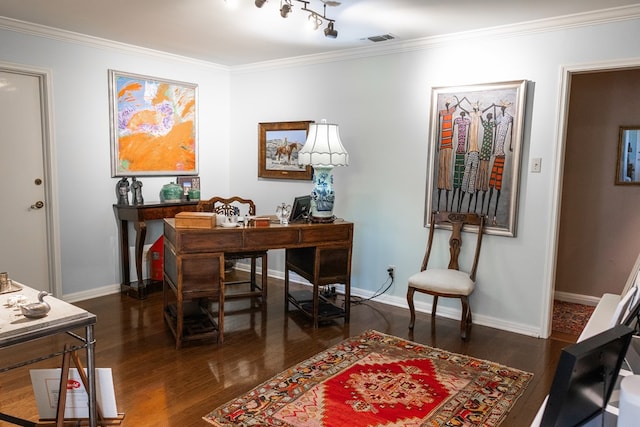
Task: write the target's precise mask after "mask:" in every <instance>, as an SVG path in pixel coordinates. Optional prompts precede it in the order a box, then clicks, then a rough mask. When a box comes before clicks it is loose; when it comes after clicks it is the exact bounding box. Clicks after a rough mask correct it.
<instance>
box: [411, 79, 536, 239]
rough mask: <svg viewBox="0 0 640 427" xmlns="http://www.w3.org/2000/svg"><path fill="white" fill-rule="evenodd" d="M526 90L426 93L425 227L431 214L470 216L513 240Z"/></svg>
mask: <svg viewBox="0 0 640 427" xmlns="http://www.w3.org/2000/svg"><path fill="white" fill-rule="evenodd" d="M526 84H527V82H526V80H518V81H510V82H500V83H487V84H479V85H470V86H458V87H438V88H433V89H432V94H431V132H430V133H431V135H430V142H429V158H428V168H429V169H428V170H429V171H430V173H428V174H427V176H428V183H427V187H426V193H427V194H426V203H425V215H424V218H425V219H424V222H425V225H427V226H428V225H429V224H428V222H429V218H430V213H431V211H433V210H436V211H453V212H476V213H478V214H481V215H485V216H486V217H487V221H486V227H485V230H486V232H487V233H488V234H497V235H504V236H511V237H513V236H515V233H516V219H517V205H518V186H519V177H520V157H521V148H522V138H523V127H524V119H525V97H526Z"/></svg>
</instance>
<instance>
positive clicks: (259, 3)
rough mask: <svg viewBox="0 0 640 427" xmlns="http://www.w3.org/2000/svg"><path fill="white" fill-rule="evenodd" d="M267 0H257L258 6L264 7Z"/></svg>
mask: <svg viewBox="0 0 640 427" xmlns="http://www.w3.org/2000/svg"><path fill="white" fill-rule="evenodd" d="M266 2H267V0H256V7H262V6H264V4H265V3H266Z"/></svg>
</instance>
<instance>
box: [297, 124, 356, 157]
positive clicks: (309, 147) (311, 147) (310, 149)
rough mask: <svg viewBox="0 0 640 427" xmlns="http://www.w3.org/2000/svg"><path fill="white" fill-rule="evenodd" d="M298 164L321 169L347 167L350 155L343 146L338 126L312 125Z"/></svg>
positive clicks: (299, 154)
mask: <svg viewBox="0 0 640 427" xmlns="http://www.w3.org/2000/svg"><path fill="white" fill-rule="evenodd" d="M298 163H299V164H301V165H311V166H320V167H330V166H347V165H348V164H349V153H347V150H345V149H344V147H343V146H342V141H341V140H340V133H339V132H338V125H335V124H330V123H327V121H326V120H324V119H323V120H322V121H321V122H320V123H310V124H309V133H308V135H307V141H306V142H305V144H304V147H302V150H300V152H299V153H298Z"/></svg>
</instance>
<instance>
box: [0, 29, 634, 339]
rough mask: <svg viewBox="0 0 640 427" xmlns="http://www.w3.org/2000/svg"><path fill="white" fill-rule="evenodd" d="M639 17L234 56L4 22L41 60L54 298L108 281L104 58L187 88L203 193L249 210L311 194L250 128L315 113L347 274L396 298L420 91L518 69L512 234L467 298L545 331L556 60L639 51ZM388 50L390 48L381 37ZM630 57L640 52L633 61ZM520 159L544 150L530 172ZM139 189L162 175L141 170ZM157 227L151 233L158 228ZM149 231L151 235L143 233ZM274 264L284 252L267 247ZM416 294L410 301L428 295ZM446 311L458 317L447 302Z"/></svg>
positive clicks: (413, 266) (514, 74)
mask: <svg viewBox="0 0 640 427" xmlns="http://www.w3.org/2000/svg"><path fill="white" fill-rule="evenodd" d="M639 37H640V19H634V20H626V21H621V22H618V23H603V24H599V25H595V26H590V27H580V26H577V27H572V26H567V27H566V28H559V29H556V30H554V31H527V32H525V31H523V32H522V33H520V34H511V35H503V36H500V37H498V36H496V35H495V34H491V33H489V32H487V33H486V34H481V33H476V34H474V35H473V37H468V38H465V37H457V38H450V39H448V40H447V39H444V40H439V41H438V42H437V43H423V44H420V43H406V44H400V45H397V48H391V47H384V46H383V47H382V48H381V50H380V51H379V52H382V50H384V51H385V52H386V53H381V54H378V55H374V54H373V51H372V50H361V51H360V50H359V51H353V52H352V53H351V54H340V55H326V56H319V57H313V58H308V59H296V60H291V61H281V62H277V63H270V64H264V65H261V64H255V65H254V66H248V67H238V68H234V69H233V70H231V71H230V72H229V71H228V70H226V69H224V68H222V67H218V66H215V65H213V64H211V65H208V64H202V63H197V62H192V61H184V60H180V59H179V58H173V57H169V56H167V57H162V56H157V55H153V54H151V53H146V52H142V51H137V52H135V51H132V50H130V49H125V48H123V47H117V46H104V45H95V46H92V45H90V44H83V43H77V42H70V41H65V40H60V39H50V38H46V37H36V36H32V35H26V34H23V33H18V32H12V31H7V30H0V39H1V40H2V43H1V44H0V61H9V62H13V63H22V64H27V65H33V66H40V67H48V68H51V69H52V70H53V79H54V82H53V85H54V108H55V111H54V120H55V143H56V156H57V166H58V170H57V173H58V177H59V187H60V188H59V198H60V229H61V233H62V239H61V240H62V241H61V246H62V273H63V274H62V277H63V286H64V293H65V294H73V293H79V292H83V291H90V290H92V289H98V288H101V287H105V286H109V285H114V284H116V283H118V282H119V277H118V258H117V246H116V242H117V235H116V224H115V219H114V217H113V211H112V209H111V205H112V203H113V202H114V200H115V195H114V185H115V181H116V180H115V179H112V178H111V177H110V169H109V165H110V160H109V124H108V97H107V70H108V69H110V68H113V69H118V70H121V71H127V72H135V73H140V74H147V75H152V76H157V77H165V78H170V79H175V80H182V81H187V82H192V83H197V84H198V85H199V91H200V92H199V97H200V98H199V99H200V108H199V119H200V127H199V128H200V129H199V130H200V133H199V135H200V169H201V173H200V175H201V176H202V182H203V187H204V190H203V197H206V196H209V195H212V194H214V193H217V194H226V193H229V194H242V195H244V196H248V197H251V198H253V199H254V200H255V201H256V203H257V205H258V211H259V212H258V213H259V214H262V213H265V214H269V213H273V212H274V210H275V206H276V205H277V204H278V203H280V202H283V201H291V200H292V199H293V197H294V196H296V195H300V194H305V193H308V192H309V191H310V189H311V183H310V182H308V181H289V180H259V179H258V178H257V148H258V145H257V124H258V123H259V122H269V121H289V120H320V119H322V118H326V119H328V120H329V121H330V122H335V123H338V124H340V132H341V135H342V138H343V141H344V143H345V146H346V148H347V150H348V151H349V153H350V156H351V165H350V166H349V167H346V168H337V169H336V170H335V182H336V191H337V201H336V214H337V215H339V216H342V217H344V218H345V219H348V220H350V221H353V222H354V223H355V239H354V253H353V273H352V285H353V287H354V288H356V289H355V292H356V293H360V294H363V295H367V294H370V293H372V292H374V291H375V290H376V289H378V288H379V286H380V285H381V284H382V283H383V282H384V280H385V279H386V267H387V265H389V264H394V265H396V266H397V268H396V283H395V285H394V287H393V288H392V289H391V290H390V293H389V294H387V295H386V296H384V297H383V298H382V299H383V300H385V301H387V302H389V303H392V304H398V305H403V306H404V305H405V304H406V303H405V300H404V295H405V292H406V281H407V278H408V276H409V275H410V274H412V273H413V272H415V271H416V270H417V269H418V268H419V265H420V262H421V259H422V256H423V250H424V244H425V238H426V230H425V229H424V227H423V216H424V198H425V185H426V177H427V174H428V173H430V171H429V170H427V149H428V143H429V141H428V136H429V135H430V130H429V114H430V111H429V105H430V90H431V88H432V87H437V86H448V85H462V84H476V83H485V82H499V81H508V80H520V79H526V80H529V81H530V85H529V91H528V102H527V108H528V113H527V120H526V127H525V138H524V142H523V150H522V153H523V154H522V156H523V159H522V162H523V167H522V174H521V182H520V197H519V215H518V220H517V223H518V229H517V236H516V237H515V238H509V237H499V236H487V237H486V239H485V242H484V244H483V254H482V257H481V261H480V267H479V270H478V282H479V286H478V288H477V290H476V292H475V293H474V295H473V296H472V299H471V304H472V308H473V312H474V321H475V322H476V323H482V324H486V325H490V326H495V327H499V328H503V329H510V330H514V331H517V332H522V333H526V334H531V335H545V334H546V330H543V327H544V325H545V322H546V319H547V316H548V299H549V295H550V293H551V286H552V284H551V277H552V270H553V265H552V260H553V253H554V251H555V244H554V241H553V239H554V234H553V233H554V231H555V229H554V227H555V220H556V212H555V211H554V208H555V202H556V199H557V186H558V182H559V179H558V176H557V175H558V173H559V172H556V171H557V170H559V162H560V159H559V156H558V154H559V153H560V150H558V148H557V147H558V144H559V143H560V141H558V137H557V135H558V126H559V124H558V120H559V111H558V110H559V97H560V93H561V89H560V77H561V73H560V69H561V67H562V66H565V65H567V64H579V63H592V62H600V61H608V60H616V59H620V58H635V57H640V46H638V45H637V43H636V42H635V40H638V38H639ZM387 46H389V45H387ZM639 62H640V61H639ZM531 157H541V158H542V159H543V163H542V165H543V168H542V173H539V174H530V173H529V172H528V163H529V159H530V158H531ZM143 181H144V183H145V187H144V192H145V197H146V199H147V200H150V199H151V198H152V195H153V194H157V192H158V191H159V189H160V187H161V186H162V184H164V183H165V182H166V181H167V179H163V178H156V179H144V180H143ZM156 233H157V230H156ZM150 234H151V236H150V237H149V238H148V242H149V243H151V242H152V241H153V240H154V238H155V237H157V236H153V234H154V233H150ZM269 262H270V267H271V269H275V270H278V269H280V270H281V269H282V264H283V263H282V254H281V253H278V252H275V253H274V254H273V255H272V256H271V255H270V258H269ZM428 301H429V300H428V299H427V298H421V304H420V303H419V307H421V308H423V309H425V308H427V307H428ZM441 305H442V306H443V312H444V313H445V314H447V315H452V316H457V313H458V312H459V308H458V306H457V305H456V304H453V302H452V303H449V302H446V301H443V302H442V304H441Z"/></svg>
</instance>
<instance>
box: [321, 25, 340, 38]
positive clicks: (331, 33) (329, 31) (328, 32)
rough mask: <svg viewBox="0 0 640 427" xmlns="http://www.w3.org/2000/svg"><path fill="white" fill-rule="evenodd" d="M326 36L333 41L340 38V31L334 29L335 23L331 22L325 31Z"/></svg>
mask: <svg viewBox="0 0 640 427" xmlns="http://www.w3.org/2000/svg"><path fill="white" fill-rule="evenodd" d="M324 36H325V37H329V38H332V39H335V38H336V37H338V31H336V30H334V29H333V22H329V24H328V25H327V28H325V29H324Z"/></svg>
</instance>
